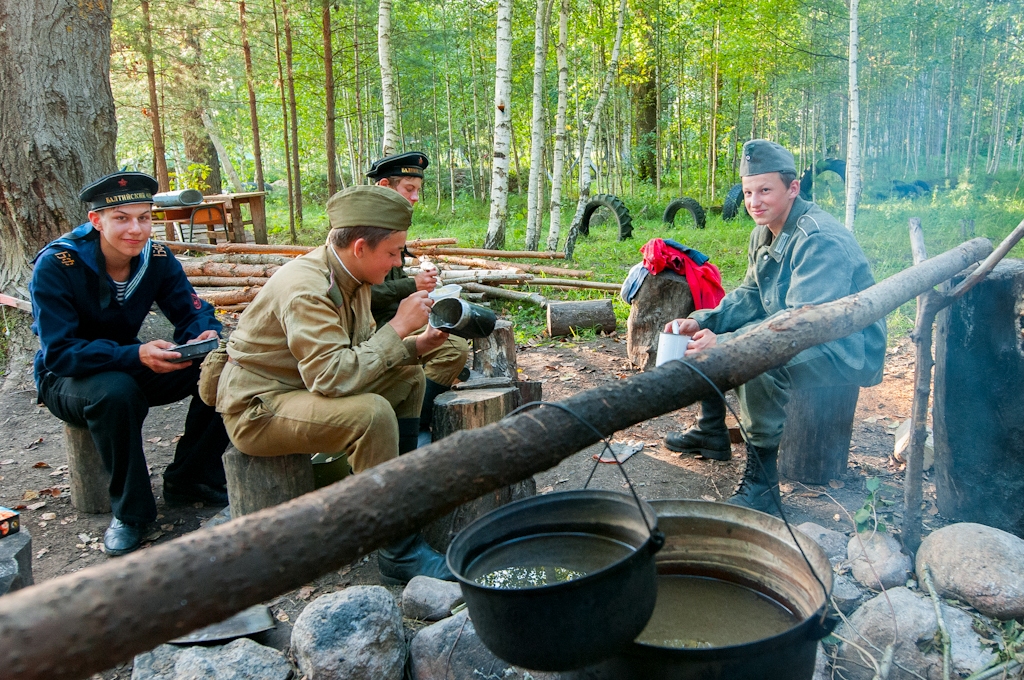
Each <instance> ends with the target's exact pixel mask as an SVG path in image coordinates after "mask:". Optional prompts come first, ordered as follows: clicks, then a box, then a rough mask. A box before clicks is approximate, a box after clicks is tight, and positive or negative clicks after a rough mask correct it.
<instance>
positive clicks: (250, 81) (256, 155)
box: [158, 0, 266, 191]
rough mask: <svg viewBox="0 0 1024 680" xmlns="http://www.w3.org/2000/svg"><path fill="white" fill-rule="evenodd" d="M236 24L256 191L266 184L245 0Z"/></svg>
mask: <svg viewBox="0 0 1024 680" xmlns="http://www.w3.org/2000/svg"><path fill="white" fill-rule="evenodd" d="M238 24H239V26H240V28H241V30H242V55H243V56H244V57H245V86H246V88H247V89H248V91H249V123H250V125H251V126H252V159H253V160H252V162H253V165H255V166H256V191H263V190H264V188H265V186H266V185H265V183H264V180H263V150H262V149H261V147H260V123H259V118H258V117H257V115H256V84H255V78H254V77H253V74H252V49H251V48H250V47H249V24H248V22H247V21H246V18H245V0H241V2H239V3H238ZM158 179H159V178H158Z"/></svg>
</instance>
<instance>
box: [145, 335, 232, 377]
mask: <svg viewBox="0 0 1024 680" xmlns="http://www.w3.org/2000/svg"><path fill="white" fill-rule="evenodd" d="M206 333H213V334H214V335H215V336H216V335H217V333H216V332H215V331H206ZM206 333H203V335H206ZM199 337H200V338H202V337H203V336H202V335H200V336H199ZM204 339H205V338H204ZM169 347H174V343H173V342H167V341H166V340H153V341H151V342H147V343H146V344H144V345H139V361H141V362H142V365H143V366H145V367H146V368H148V369H149V370H151V371H153V372H154V373H170V372H172V371H180V370H181V369H183V368H188V367H189V366H191V365H192V362H191V361H183V362H181V363H180V364H172V363H170V362H169V361H168V359H177V358H178V357H180V356H181V354H179V353H178V352H168V351H167V349H168V348H169Z"/></svg>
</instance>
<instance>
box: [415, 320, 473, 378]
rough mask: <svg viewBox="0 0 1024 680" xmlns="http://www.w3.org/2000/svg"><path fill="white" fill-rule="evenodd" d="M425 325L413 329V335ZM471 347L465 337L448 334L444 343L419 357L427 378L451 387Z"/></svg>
mask: <svg viewBox="0 0 1024 680" xmlns="http://www.w3.org/2000/svg"><path fill="white" fill-rule="evenodd" d="M426 328H427V327H426V326H424V327H423V328H421V329H419V330H418V331H415V332H414V333H413V335H419V334H420V333H422V332H423V331H425V330H426ZM471 349H472V347H471V346H470V344H469V341H468V340H466V339H465V338H460V337H459V336H457V335H449V336H448V339H447V340H445V341H444V344H443V345H441V346H440V347H438V348H437V349H435V350H434V351H432V352H427V353H426V354H423V355H421V356H420V358H419V362H420V364H421V365H422V366H423V372H424V373H426V375H427V379H428V380H433V381H434V382H436V383H437V384H438V385H443V386H445V387H451V384H452V383H453V382H455V379H456V378H457V377H459V373H461V372H462V369H463V367H464V366H465V365H466V359H467V358H468V357H469V352H470V350H471Z"/></svg>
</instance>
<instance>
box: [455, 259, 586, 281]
mask: <svg viewBox="0 0 1024 680" xmlns="http://www.w3.org/2000/svg"><path fill="white" fill-rule="evenodd" d="M435 259H436V260H437V261H438V262H451V263H452V264H463V265H466V266H469V267H479V268H482V269H490V268H492V267H501V268H503V269H512V270H520V271H524V272H530V273H531V274H550V275H552V276H569V277H572V278H582V279H585V278H587V277H589V276H593V275H594V272H592V271H589V270H583V269H562V268H561V267H548V266H545V265H539V264H522V263H521V262H497V261H494V260H484V259H482V258H476V257H459V256H457V255H438V256H437V257H436V258H435Z"/></svg>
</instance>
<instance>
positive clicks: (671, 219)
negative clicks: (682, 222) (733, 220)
mask: <svg viewBox="0 0 1024 680" xmlns="http://www.w3.org/2000/svg"><path fill="white" fill-rule="evenodd" d="M681 209H682V210H686V211H688V212H689V213H690V214H691V215H693V222H694V225H695V226H696V227H697V228H698V229H703V228H704V225H705V224H706V223H707V216H706V215H705V214H704V208H702V207H700V203H698V202H697V201H696V200H694V199H692V198H690V197H689V196H683V197H682V198H677V199H676V200H674V201H672V202H671V203H669V204H668V207H667V208H665V214H664V215H663V216H662V218H661V219H662V221H663V222H665V223H666V224H668V226H670V227H671V226H672V225H673V224H674V223H675V219H676V213H677V212H679V211H680V210H681ZM723 211H724V209H723Z"/></svg>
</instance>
